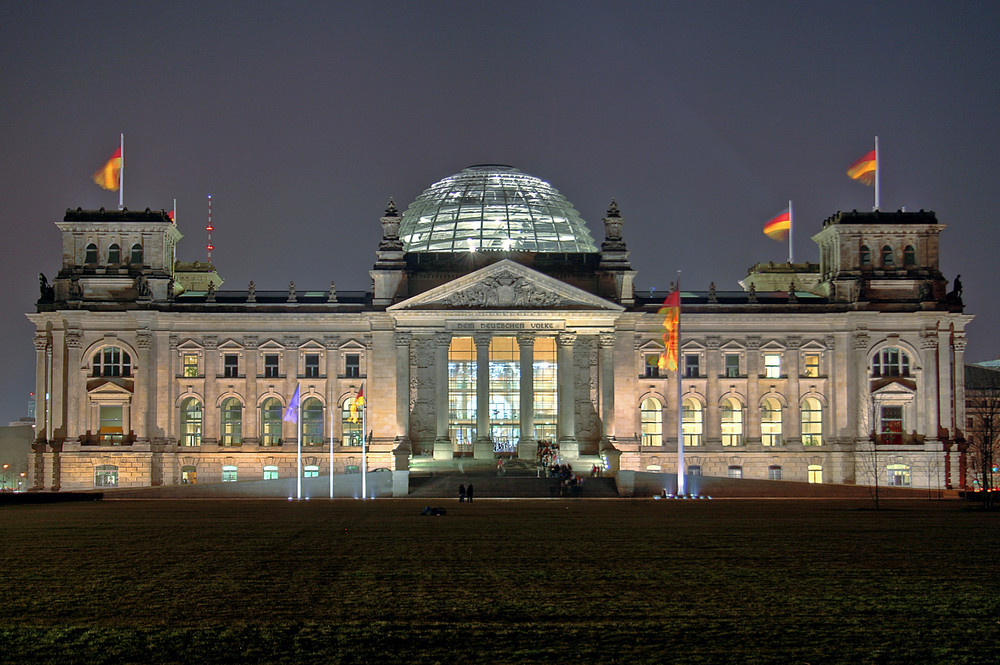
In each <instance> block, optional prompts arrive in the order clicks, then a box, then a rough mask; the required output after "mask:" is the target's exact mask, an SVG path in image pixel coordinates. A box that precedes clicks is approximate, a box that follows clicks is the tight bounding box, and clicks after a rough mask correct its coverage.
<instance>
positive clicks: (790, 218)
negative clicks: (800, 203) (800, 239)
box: [788, 199, 795, 263]
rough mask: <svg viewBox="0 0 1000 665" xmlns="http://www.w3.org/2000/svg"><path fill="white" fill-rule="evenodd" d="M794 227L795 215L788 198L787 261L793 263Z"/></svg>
mask: <svg viewBox="0 0 1000 665" xmlns="http://www.w3.org/2000/svg"><path fill="white" fill-rule="evenodd" d="M794 229H795V216H794V215H793V214H792V200H791V199H789V200H788V262H789V263H795V252H794V250H793V249H792V231H793V230H794Z"/></svg>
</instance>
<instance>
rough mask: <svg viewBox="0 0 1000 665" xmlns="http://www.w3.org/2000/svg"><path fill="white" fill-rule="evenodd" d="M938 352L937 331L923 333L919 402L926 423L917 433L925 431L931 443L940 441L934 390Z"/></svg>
mask: <svg viewBox="0 0 1000 665" xmlns="http://www.w3.org/2000/svg"><path fill="white" fill-rule="evenodd" d="M937 350H938V336H937V331H934V330H926V331H924V332H923V333H921V335H920V364H921V365H923V382H922V383H923V385H919V386H918V387H917V391H918V392H917V400H918V402H919V403H920V404H921V409H920V411H923V417H924V422H922V423H918V424H917V431H918V432H919V431H921V430H923V433H924V436H925V437H927V439H928V440H931V441H937V440H938V439H939V432H938V396H937V391H936V390H934V387H935V386H936V385H937V379H936V376H937ZM963 372H964V368H963ZM963 377H964V374H963ZM921 393H922V394H921Z"/></svg>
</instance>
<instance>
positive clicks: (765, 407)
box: [760, 397, 781, 446]
mask: <svg viewBox="0 0 1000 665" xmlns="http://www.w3.org/2000/svg"><path fill="white" fill-rule="evenodd" d="M760 442H761V444H762V445H765V446H780V445H781V402H779V401H778V400H776V399H775V398H773V397H768V398H767V399H765V400H764V403H763V404H762V405H761V408H760Z"/></svg>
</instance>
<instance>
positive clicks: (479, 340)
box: [472, 332, 493, 346]
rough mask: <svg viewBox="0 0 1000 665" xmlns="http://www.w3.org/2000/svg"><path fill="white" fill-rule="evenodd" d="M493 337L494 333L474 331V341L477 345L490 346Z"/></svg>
mask: <svg viewBox="0 0 1000 665" xmlns="http://www.w3.org/2000/svg"><path fill="white" fill-rule="evenodd" d="M491 339H493V334H492V333H487V332H477V333H472V341H473V342H475V344H476V346H489V343H490V340H491Z"/></svg>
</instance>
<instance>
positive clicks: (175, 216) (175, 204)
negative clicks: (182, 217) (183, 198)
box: [172, 199, 177, 226]
mask: <svg viewBox="0 0 1000 665" xmlns="http://www.w3.org/2000/svg"><path fill="white" fill-rule="evenodd" d="M172 221H173V223H174V226H177V199H174V218H173V220H172Z"/></svg>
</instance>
